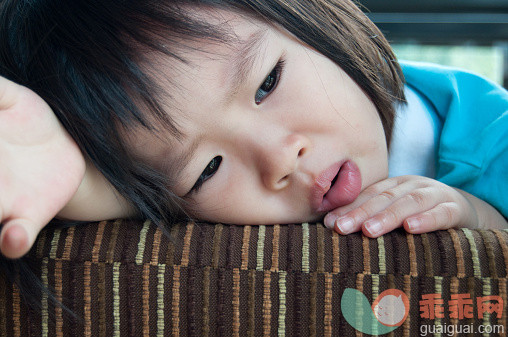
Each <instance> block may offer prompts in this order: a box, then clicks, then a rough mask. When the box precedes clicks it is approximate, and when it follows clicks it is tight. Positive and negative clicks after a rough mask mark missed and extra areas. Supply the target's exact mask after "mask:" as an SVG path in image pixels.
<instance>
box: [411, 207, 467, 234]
mask: <svg viewBox="0 0 508 337" xmlns="http://www.w3.org/2000/svg"><path fill="white" fill-rule="evenodd" d="M460 219H461V216H460V207H459V205H458V204H457V203H455V202H446V203H441V204H439V205H437V206H436V207H434V208H432V209H430V210H428V211H426V212H423V213H420V214H417V215H415V216H411V217H408V218H407V219H406V220H405V221H404V228H405V229H406V231H407V232H409V233H413V234H421V233H426V232H431V231H435V230H440V229H448V228H452V227H456V226H457V225H459V222H460Z"/></svg>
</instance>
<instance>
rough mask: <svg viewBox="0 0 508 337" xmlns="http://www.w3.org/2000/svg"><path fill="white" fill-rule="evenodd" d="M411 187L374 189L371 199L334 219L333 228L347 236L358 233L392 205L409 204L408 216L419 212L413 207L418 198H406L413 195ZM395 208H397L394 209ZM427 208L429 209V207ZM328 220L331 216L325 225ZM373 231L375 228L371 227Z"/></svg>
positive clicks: (415, 206) (403, 205)
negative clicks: (371, 219)
mask: <svg viewBox="0 0 508 337" xmlns="http://www.w3.org/2000/svg"><path fill="white" fill-rule="evenodd" d="M393 181H394V180H392V182H393ZM390 185H391V184H390ZM413 185H414V184H412V183H402V184H400V185H395V186H394V187H393V188H389V189H386V190H380V189H378V188H376V193H377V194H374V195H373V196H372V197H370V198H369V199H367V200H366V201H365V202H364V203H362V204H360V205H359V206H357V207H356V208H354V209H353V210H351V211H350V212H348V213H345V215H343V216H339V217H337V218H336V219H334V221H335V223H334V226H335V228H336V230H337V231H338V232H339V233H341V234H349V233H352V232H356V231H359V230H360V229H361V228H362V224H363V223H364V222H365V221H367V220H368V219H370V218H372V217H374V216H375V215H376V214H379V213H380V212H382V211H386V210H387V209H388V211H389V208H390V207H391V206H392V205H394V204H399V205H400V206H398V207H406V206H407V205H408V204H410V206H411V207H410V208H407V209H406V210H408V211H410V212H412V213H409V214H408V215H411V214H414V212H415V211H416V210H417V211H421V209H418V208H417V205H414V199H417V200H418V199H419V198H418V196H416V197H415V198H411V197H408V196H409V195H411V194H413V193H414V186H413ZM386 186H387V184H383V186H382V187H383V188H385V187H386ZM369 193H370V192H369ZM434 205H435V204H434ZM434 205H433V206H434ZM396 208H397V206H396V207H395V209H396ZM428 208H430V206H429V207H428ZM428 208H427V209H428ZM330 218H331V216H330V217H328V219H327V218H325V224H326V221H330V220H331V219H330ZM402 220H403V219H401V220H400V222H398V224H397V225H400V224H401V222H402ZM374 224H375V223H374V222H372V226H374ZM376 228H377V227H376ZM373 229H375V227H373ZM378 229H379V228H378Z"/></svg>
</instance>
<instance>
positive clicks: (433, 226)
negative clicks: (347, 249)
mask: <svg viewBox="0 0 508 337" xmlns="http://www.w3.org/2000/svg"><path fill="white" fill-rule="evenodd" d="M324 222H325V225H326V226H327V227H329V228H332V227H333V228H334V229H335V231H337V232H339V233H341V234H349V233H353V232H357V231H359V230H362V231H363V233H364V234H365V235H366V236H369V237H378V236H380V235H383V234H384V233H387V232H390V231H392V230H393V229H395V228H397V227H400V226H404V228H405V229H406V231H408V232H410V233H414V234H419V233H424V232H430V231H435V230H439V229H447V228H452V227H468V228H477V227H482V226H486V225H487V226H489V227H498V228H503V227H506V221H505V220H504V218H503V217H502V216H501V215H500V214H499V213H498V212H497V211H496V210H495V209H494V208H493V207H492V206H490V205H489V204H487V203H485V202H484V201H482V200H480V199H478V198H475V197H474V196H472V195H471V194H468V193H466V192H464V191H461V190H458V189H455V188H453V187H450V186H448V185H445V184H443V183H440V182H438V181H436V180H434V179H430V178H425V177H420V176H401V177H394V178H389V179H385V180H382V181H380V182H378V183H375V184H373V185H371V186H369V187H368V188H366V189H365V190H364V191H362V193H360V195H359V196H358V198H357V199H356V200H355V201H354V202H353V203H351V204H349V205H346V206H343V207H340V208H337V209H335V210H333V211H332V212H330V213H328V214H327V215H326V217H325V220H324Z"/></svg>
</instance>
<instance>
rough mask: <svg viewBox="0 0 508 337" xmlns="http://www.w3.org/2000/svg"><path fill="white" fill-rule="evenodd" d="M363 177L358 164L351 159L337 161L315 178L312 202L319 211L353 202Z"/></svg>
mask: <svg viewBox="0 0 508 337" xmlns="http://www.w3.org/2000/svg"><path fill="white" fill-rule="evenodd" d="M361 188H362V177H361V174H360V170H359V168H358V166H357V165H356V164H355V163H354V162H353V161H351V160H348V161H345V162H343V163H335V164H333V165H331V166H330V167H329V168H327V169H326V170H325V171H323V172H322V173H321V174H320V175H319V176H318V177H317V178H316V180H315V183H314V187H313V189H312V204H313V208H314V209H315V210H316V211H317V212H329V211H331V210H333V209H335V208H338V207H341V206H344V205H347V204H350V203H352V202H353V201H354V200H355V199H356V198H357V197H358V195H359V194H360V192H361Z"/></svg>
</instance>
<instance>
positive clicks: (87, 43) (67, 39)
mask: <svg viewBox="0 0 508 337" xmlns="http://www.w3.org/2000/svg"><path fill="white" fill-rule="evenodd" d="M0 6H1V7H0V75H2V76H4V77H6V78H8V79H10V80H12V81H14V82H17V83H19V84H21V85H24V86H26V87H28V88H30V89H32V90H33V91H35V92H36V93H37V94H38V95H39V96H41V97H42V98H43V99H44V100H45V101H46V102H47V103H48V104H49V105H50V106H51V108H52V109H53V111H54V112H55V114H56V115H57V117H58V118H59V120H60V121H61V122H62V124H63V126H64V127H65V128H66V129H67V130H68V132H69V133H70V135H71V136H72V137H73V138H74V139H75V141H76V142H77V143H78V145H79V146H80V148H81V150H82V151H83V153H84V154H85V156H86V157H87V158H88V159H89V160H90V161H91V162H92V163H93V164H94V165H95V166H96V167H97V168H98V169H99V171H100V172H101V173H102V174H103V175H104V176H105V177H106V178H107V179H108V180H109V181H110V182H111V184H112V185H113V186H114V187H115V188H116V189H117V190H118V192H119V193H120V194H121V195H123V196H124V197H125V198H126V199H127V200H128V201H130V202H131V203H132V204H133V205H134V206H135V208H136V209H137V210H138V212H139V216H140V217H143V218H148V219H151V220H152V221H153V222H155V223H157V224H159V225H165V224H170V223H171V222H173V221H174V220H175V219H177V218H178V216H180V215H182V214H183V212H182V209H183V207H182V200H180V199H179V198H178V197H177V196H176V195H174V194H173V193H172V192H171V186H172V183H173V182H172V181H171V179H170V178H169V177H165V176H164V175H162V174H161V173H159V172H157V171H156V170H154V169H152V168H150V167H149V166H148V165H145V164H144V163H142V162H140V161H138V160H136V158H134V157H133V156H132V155H131V154H130V153H129V151H128V149H127V148H126V146H125V145H124V142H123V141H122V133H121V131H120V130H131V129H132V128H134V127H139V126H142V127H144V128H147V129H149V130H152V131H154V132H156V131H157V130H159V128H160V127H161V126H162V127H163V128H164V129H166V130H170V131H171V132H172V134H173V135H174V136H175V137H179V136H180V135H179V132H178V128H177V127H176V126H175V125H174V123H173V121H172V120H171V116H170V115H168V114H167V113H166V112H165V110H164V108H163V106H162V104H161V103H160V102H161V100H160V98H161V95H165V97H166V99H167V97H168V94H170V93H169V92H168V91H167V90H164V88H160V87H159V86H157V84H156V81H154V79H153V78H152V77H151V76H150V75H149V74H148V73H147V71H145V70H146V69H145V68H144V65H145V64H146V63H145V61H146V60H145V59H144V55H146V54H147V52H158V53H163V54H165V55H167V56H169V57H173V58H176V59H179V60H181V61H184V62H185V60H184V59H183V58H182V57H181V53H179V50H181V48H185V46H183V41H186V40H189V39H191V40H192V39H203V38H205V39H212V40H215V41H225V38H224V37H225V35H224V33H225V32H224V31H223V28H222V27H217V26H212V25H211V24H208V23H207V22H203V21H202V20H200V19H199V18H198V17H195V16H193V15H192V11H190V10H189V9H190V8H193V7H201V8H220V9H226V10H233V11H237V12H239V13H243V14H245V15H247V16H253V17H255V18H258V19H261V20H265V21H266V22H272V23H276V24H278V25H280V26H282V27H284V28H285V29H287V30H288V31H289V32H290V33H292V34H294V35H295V36H296V37H297V38H299V39H300V40H301V41H303V42H304V43H306V44H308V45H309V46H311V47H313V48H314V49H316V50H318V51H319V52H321V53H322V54H323V55H325V56H327V57H328V58H330V59H331V60H333V61H334V62H335V63H337V64H338V65H339V66H340V67H342V69H343V70H344V71H345V72H346V73H347V74H348V75H349V76H350V77H351V78H352V79H353V80H354V81H355V82H356V83H357V84H358V85H359V86H360V87H361V88H362V89H363V91H364V92H365V93H366V94H367V95H368V97H370V99H371V100H372V102H373V103H374V104H375V106H376V107H377V109H378V111H379V113H380V116H381V119H382V123H383V126H384V129H385V133H386V137H387V142H389V141H390V135H391V130H392V124H393V119H394V111H395V107H394V103H395V102H397V101H402V100H403V77H402V72H401V70H400V67H399V65H398V63H397V62H396V60H395V56H394V55H393V53H392V51H391V48H390V46H389V44H388V42H387V41H386V39H385V38H384V37H383V35H382V34H381V32H380V31H379V30H378V29H377V28H376V26H375V25H374V24H373V23H372V22H371V21H370V20H369V19H368V18H367V17H366V16H365V15H364V14H363V13H362V12H361V11H360V10H359V9H358V8H357V7H356V6H355V5H354V4H353V3H352V2H350V1H349V0H312V1H311V0H293V1H288V0H223V1H219V0H201V1H198V0H172V1H169V0H168V1H163V0H121V1H119V0H109V1H98V0H73V1H56V0H38V1H37V0H3V1H2V2H1V3H0ZM4 265H5V264H4Z"/></svg>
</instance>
